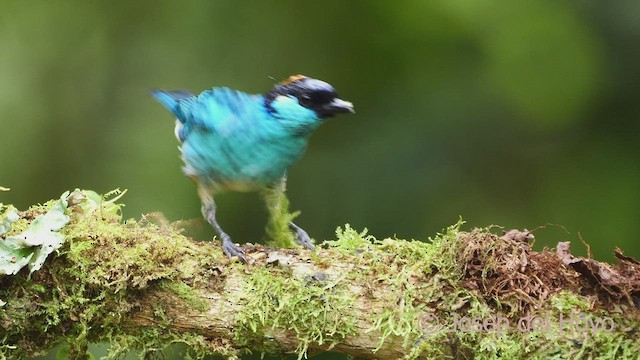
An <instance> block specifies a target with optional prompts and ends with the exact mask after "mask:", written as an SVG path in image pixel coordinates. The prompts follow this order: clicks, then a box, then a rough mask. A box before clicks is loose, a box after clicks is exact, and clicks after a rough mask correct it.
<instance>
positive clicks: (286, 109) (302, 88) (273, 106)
mask: <svg viewBox="0 0 640 360" xmlns="http://www.w3.org/2000/svg"><path fill="white" fill-rule="evenodd" d="M265 105H266V107H267V109H268V110H269V112H270V113H271V114H272V115H274V116H276V117H281V118H289V119H300V120H307V119H308V120H320V119H325V118H329V117H332V116H335V115H338V114H343V113H353V112H355V111H354V110H353V104H352V103H350V102H348V101H345V100H342V99H340V97H339V96H338V93H337V92H336V90H335V89H334V88H333V86H331V85H329V84H327V83H326V82H324V81H322V80H317V79H312V78H309V77H306V76H303V75H293V76H290V77H289V78H288V79H287V80H285V81H283V82H281V83H279V84H276V85H275V86H274V88H273V90H271V92H269V93H268V94H267V95H266V96H265Z"/></svg>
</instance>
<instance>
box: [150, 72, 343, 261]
mask: <svg viewBox="0 0 640 360" xmlns="http://www.w3.org/2000/svg"><path fill="white" fill-rule="evenodd" d="M153 96H154V97H155V98H156V100H157V101H158V102H160V103H161V104H162V105H163V106H164V107H166V108H167V109H168V110H169V111H171V113H173V115H174V116H176V118H177V120H176V129H175V132H176V137H177V138H178V140H179V141H180V142H181V144H182V146H181V151H182V159H183V161H184V167H183V171H184V173H185V174H186V175H187V176H189V177H191V178H193V179H194V180H195V181H196V183H197V184H198V194H199V195H200V198H201V200H202V212H203V215H204V216H205V218H206V219H207V220H208V221H209V223H211V225H212V226H214V228H216V230H217V231H218V233H219V235H220V237H221V239H222V241H223V251H224V252H225V254H226V255H227V256H229V257H231V256H234V255H237V256H239V257H240V258H241V259H243V260H244V255H243V251H242V249H241V248H238V247H237V246H235V245H234V244H233V243H231V240H230V238H229V236H228V235H227V234H226V233H224V232H223V231H222V229H221V228H220V226H219V225H218V224H217V222H216V220H215V203H214V201H213V195H214V194H215V193H217V192H219V191H223V190H233V191H250V190H259V189H261V188H263V187H265V186H271V185H273V184H276V183H278V182H279V181H283V179H284V177H285V174H286V170H287V168H288V167H289V166H290V165H292V164H293V163H294V162H295V161H296V160H298V159H299V158H300V156H301V155H302V153H303V152H304V150H305V148H306V146H307V142H308V139H309V137H310V135H311V134H312V132H313V131H314V130H315V129H316V128H317V127H318V126H319V125H320V124H321V123H322V121H323V119H325V118H328V117H331V116H334V115H336V114H339V113H347V112H353V105H352V104H351V103H349V102H347V101H344V100H341V99H340V98H339V97H338V95H337V93H336V92H335V90H334V89H333V87H331V85H329V84H327V83H325V82H323V81H320V80H316V79H311V78H308V77H304V76H301V75H296V76H292V77H290V78H289V79H288V80H286V81H285V82H283V83H280V84H277V85H276V86H275V87H274V89H273V90H272V91H271V92H269V93H267V94H266V95H251V94H246V93H244V92H240V91H236V90H232V89H229V88H213V89H211V90H207V91H204V92H202V93H201V94H200V95H198V96H193V95H192V94H190V93H189V92H185V91H163V90H154V91H153ZM290 225H291V228H292V229H293V230H294V231H296V232H297V235H298V240H299V242H301V243H302V244H303V246H305V247H313V245H312V244H311V242H310V239H309V238H308V235H306V233H305V232H304V230H302V229H300V228H299V227H297V226H296V225H295V224H293V223H291V224H290ZM301 237H302V239H301ZM305 237H306V238H305Z"/></svg>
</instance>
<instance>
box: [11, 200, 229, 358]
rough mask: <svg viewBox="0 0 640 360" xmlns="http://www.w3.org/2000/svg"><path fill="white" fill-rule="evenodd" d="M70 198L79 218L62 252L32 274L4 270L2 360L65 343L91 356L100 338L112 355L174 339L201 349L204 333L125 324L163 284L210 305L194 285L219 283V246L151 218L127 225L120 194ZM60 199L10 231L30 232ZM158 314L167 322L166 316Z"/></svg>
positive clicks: (23, 216)
mask: <svg viewBox="0 0 640 360" xmlns="http://www.w3.org/2000/svg"><path fill="white" fill-rule="evenodd" d="M116 195H117V193H116ZM66 200H67V202H68V204H69V205H68V208H67V210H66V213H67V214H68V216H69V217H70V219H71V221H70V222H69V224H67V225H66V226H65V227H64V228H62V229H61V230H60V233H61V234H64V236H65V242H64V244H63V245H62V247H61V248H60V249H59V251H58V254H57V256H54V255H55V253H54V254H52V255H51V256H50V257H49V258H48V259H47V261H46V263H45V267H44V268H43V269H41V270H39V271H36V272H34V273H33V274H32V275H31V278H30V279H29V278H28V276H27V275H26V274H24V271H22V272H20V273H19V274H17V275H15V276H0V299H5V300H6V304H4V306H3V307H2V311H0V329H2V330H3V335H2V343H1V346H0V358H3V357H7V358H22V357H25V356H29V357H32V356H38V355H43V354H44V353H46V351H47V350H48V349H50V348H51V347H53V346H54V345H55V344H57V343H65V342H66V343H68V344H69V349H68V351H69V354H70V355H69V356H70V357H71V358H84V357H87V356H88V355H87V352H86V351H87V350H86V349H87V345H88V343H90V342H99V341H109V342H111V343H112V344H113V347H112V350H111V353H110V355H109V356H108V358H118V356H119V354H122V353H123V352H126V350H127V349H131V348H132V347H131V346H134V347H136V348H139V349H143V352H145V351H147V352H148V351H151V350H149V349H158V346H159V344H160V342H162V343H163V344H164V346H163V347H162V348H164V347H166V345H167V344H168V343H171V342H189V343H190V345H193V346H195V347H196V348H197V346H198V343H200V340H202V339H200V338H199V337H198V336H197V335H194V334H191V335H190V334H188V333H187V334H185V333H173V332H171V331H165V332H163V337H155V339H156V340H153V341H152V339H153V338H154V336H153V334H151V335H149V336H145V334H146V333H145V332H142V333H137V332H136V333H135V334H128V332H127V330H126V329H124V328H121V326H123V324H124V323H126V321H125V320H126V316H127V314H129V313H130V312H131V310H132V309H134V308H135V307H136V306H137V304H138V301H139V300H138V299H137V295H139V294H140V293H141V292H142V291H144V290H146V289H149V288H151V286H152V285H154V284H156V283H163V284H167V283H171V284H172V285H165V286H167V289H168V290H169V291H171V292H173V293H176V294H177V295H178V296H179V297H180V298H181V299H183V300H184V301H185V302H186V303H187V304H189V305H192V306H194V307H197V308H200V309H204V304H202V303H201V302H198V301H197V300H196V299H195V297H194V296H193V294H191V293H190V292H189V291H188V289H189V287H188V286H187V285H186V283H198V282H200V283H203V282H207V283H209V282H211V279H212V274H213V273H215V272H214V270H213V269H211V267H210V266H209V267H208V266H207V264H211V263H215V262H216V260H218V259H222V254H221V253H220V252H219V251H217V250H218V249H215V250H214V248H213V247H206V248H203V247H198V246H197V245H195V244H194V243H193V242H191V241H189V240H188V239H187V238H185V237H184V236H182V235H181V234H180V230H178V229H175V228H172V227H171V226H168V225H163V224H160V225H158V224H154V223H152V222H151V221H149V219H144V220H143V221H142V222H136V221H133V220H129V221H126V222H124V223H123V222H122V218H121V207H120V205H117V204H115V202H114V200H115V199H112V200H108V199H105V198H104V197H100V196H98V195H97V194H95V193H93V192H88V191H80V190H76V191H75V192H73V193H71V194H70V195H69V196H68V197H67V198H66ZM56 203H57V201H51V202H48V203H46V204H44V205H37V206H33V207H31V208H30V209H29V210H27V211H24V212H21V213H20V219H19V220H18V221H15V222H13V223H12V226H11V231H9V232H8V233H7V234H6V235H7V236H9V235H12V234H13V233H16V232H20V231H23V230H24V229H25V228H27V227H28V226H29V223H30V222H31V221H32V220H33V219H34V218H36V217H37V216H38V215H40V214H43V213H45V212H47V211H48V210H49V209H50V208H51V207H52V206H55V204H56ZM155 315H156V319H157V320H158V323H162V317H161V314H160V313H156V314H155ZM168 328H169V327H167V329H168ZM149 331H151V332H153V329H150V330H149ZM34 339H37V341H34ZM162 340H169V342H168V343H166V342H163V341H162ZM192 340H193V341H192ZM195 340H198V341H195ZM202 341H203V340H202ZM145 349H146V350H145ZM221 349H222V348H221ZM208 351H211V349H210V348H209V350H208Z"/></svg>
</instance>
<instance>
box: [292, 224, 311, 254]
mask: <svg viewBox="0 0 640 360" xmlns="http://www.w3.org/2000/svg"><path fill="white" fill-rule="evenodd" d="M289 228H291V230H293V231H295V232H296V242H297V243H298V244H299V245H300V246H302V247H303V248H305V249H309V250H313V249H315V248H316V247H315V245H313V243H312V242H311V238H310V237H309V234H307V232H306V231H304V230H303V229H302V228H301V227H300V226H298V225H296V224H294V223H293V221H289Z"/></svg>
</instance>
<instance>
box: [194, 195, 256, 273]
mask: <svg viewBox="0 0 640 360" xmlns="http://www.w3.org/2000/svg"><path fill="white" fill-rule="evenodd" d="M198 195H199V196H200V201H201V202H202V207H201V210H202V216H204V218H205V219H206V220H207V222H208V223H209V224H211V226H213V228H214V229H215V230H216V232H217V233H218V236H220V240H222V252H223V253H224V254H225V255H226V256H227V258H229V260H231V258H232V257H234V256H237V257H238V258H239V259H240V260H242V262H244V263H246V262H247V258H245V257H244V250H242V248H240V247H239V246H237V245H236V244H234V243H233V242H232V241H231V237H230V236H229V235H228V234H227V233H226V232H224V231H223V230H222V228H221V227H220V225H219V224H218V221H216V203H215V202H214V201H213V195H211V192H210V191H209V189H207V188H206V187H204V186H202V185H201V184H198Z"/></svg>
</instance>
